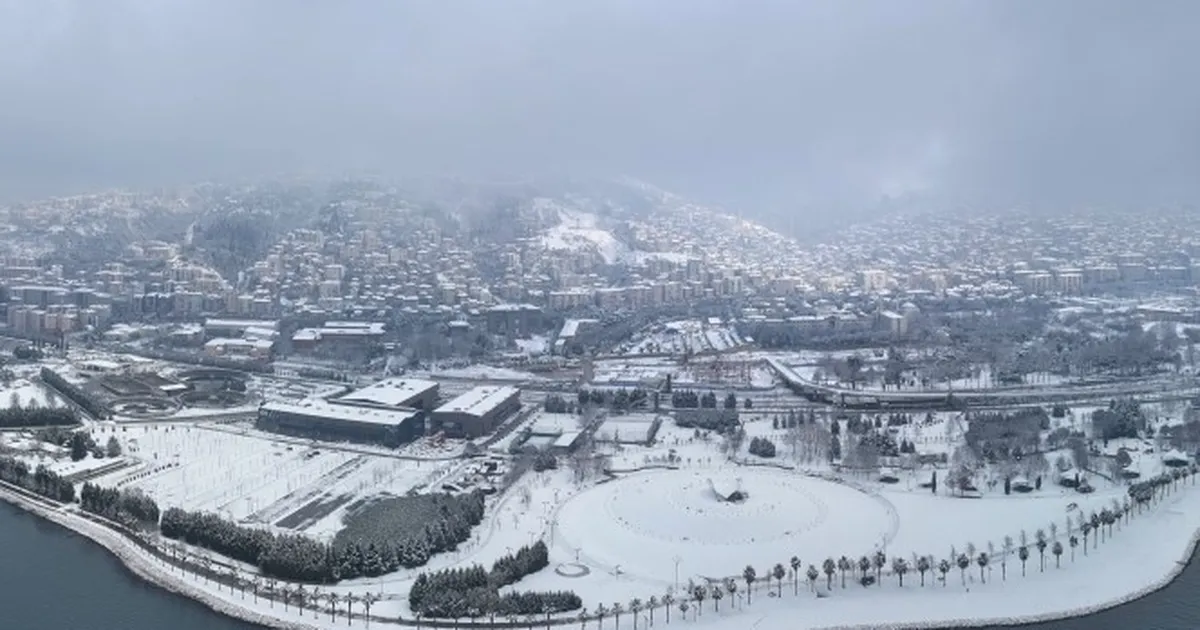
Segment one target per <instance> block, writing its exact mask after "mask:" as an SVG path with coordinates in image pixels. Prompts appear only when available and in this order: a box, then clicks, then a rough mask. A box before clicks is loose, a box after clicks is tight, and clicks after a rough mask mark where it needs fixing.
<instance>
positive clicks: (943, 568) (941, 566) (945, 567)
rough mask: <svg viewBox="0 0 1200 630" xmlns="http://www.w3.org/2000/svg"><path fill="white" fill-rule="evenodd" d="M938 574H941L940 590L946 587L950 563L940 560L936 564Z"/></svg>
mask: <svg viewBox="0 0 1200 630" xmlns="http://www.w3.org/2000/svg"><path fill="white" fill-rule="evenodd" d="M937 569H938V573H941V574H942V588H945V587H946V574H947V573H949V572H950V561H949V560H946V559H944V558H943V559H942V560H941V561H940V562H938V567H937Z"/></svg>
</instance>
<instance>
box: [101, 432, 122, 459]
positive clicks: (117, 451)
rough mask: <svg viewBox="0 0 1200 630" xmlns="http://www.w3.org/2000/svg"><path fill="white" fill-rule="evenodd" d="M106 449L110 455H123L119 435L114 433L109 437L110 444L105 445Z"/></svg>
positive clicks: (106, 452)
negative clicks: (118, 440) (118, 439)
mask: <svg viewBox="0 0 1200 630" xmlns="http://www.w3.org/2000/svg"><path fill="white" fill-rule="evenodd" d="M104 451H105V454H106V455H107V456H109V457H120V456H121V444H120V443H119V442H117V436H115V435H114V436H111V437H109V438H108V444H106V445H105V446H104Z"/></svg>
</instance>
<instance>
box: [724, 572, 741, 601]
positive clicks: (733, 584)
mask: <svg viewBox="0 0 1200 630" xmlns="http://www.w3.org/2000/svg"><path fill="white" fill-rule="evenodd" d="M737 589H738V585H737V580H735V579H733V578H731V577H729V578H725V590H726V592H728V593H729V605H730V606H733V605H735V604H736V602H737V600H736V599H734V597H735V596H736V595H737Z"/></svg>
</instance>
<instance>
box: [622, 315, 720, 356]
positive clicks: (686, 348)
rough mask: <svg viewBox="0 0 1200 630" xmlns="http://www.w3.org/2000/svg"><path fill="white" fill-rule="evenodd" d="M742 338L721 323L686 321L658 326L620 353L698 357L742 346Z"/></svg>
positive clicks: (626, 346)
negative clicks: (698, 355) (702, 354)
mask: <svg viewBox="0 0 1200 630" xmlns="http://www.w3.org/2000/svg"><path fill="white" fill-rule="evenodd" d="M743 343H744V340H743V339H742V337H741V335H739V334H738V332H737V330H735V329H734V327H733V326H732V325H729V324H725V323H721V322H709V321H701V320H697V319H682V320H677V321H671V322H665V323H662V324H655V325H653V326H651V327H649V328H647V329H644V330H641V331H639V332H638V333H636V334H635V335H634V336H633V338H632V339H630V340H629V341H627V342H625V343H622V344H620V345H619V346H617V348H616V352H618V353H620V354H626V355H638V354H677V355H684V354H696V353H700V352H713V351H717V352H723V351H726V350H730V349H732V348H736V347H738V346H741V345H742V344H743Z"/></svg>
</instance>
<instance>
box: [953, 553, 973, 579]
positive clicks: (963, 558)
mask: <svg viewBox="0 0 1200 630" xmlns="http://www.w3.org/2000/svg"><path fill="white" fill-rule="evenodd" d="M955 564H957V565H958V571H959V572H960V573H962V583H963V586H966V585H967V567H969V566H971V559H970V558H968V557H967V554H965V553H961V554H959V555H958V560H957V561H956V562H955Z"/></svg>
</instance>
